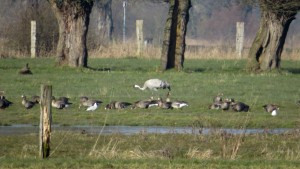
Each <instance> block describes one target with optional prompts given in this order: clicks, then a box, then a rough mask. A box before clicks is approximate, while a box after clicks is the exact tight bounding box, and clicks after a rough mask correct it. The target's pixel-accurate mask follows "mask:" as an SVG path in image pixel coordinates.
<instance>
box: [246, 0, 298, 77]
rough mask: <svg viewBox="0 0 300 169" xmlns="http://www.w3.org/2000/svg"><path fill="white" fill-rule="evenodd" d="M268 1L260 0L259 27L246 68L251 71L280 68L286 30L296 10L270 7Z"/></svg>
mask: <svg viewBox="0 0 300 169" xmlns="http://www.w3.org/2000/svg"><path fill="white" fill-rule="evenodd" d="M277 2H278V1H277ZM269 3H270V2H269V1H268V0H266V1H265V0H261V21H260V27H259V30H258V31H257V33H256V37H255V39H254V41H253V43H252V46H251V48H250V51H249V54H248V63H247V70H248V71H251V72H257V71H266V70H273V69H280V62H281V53H282V51H283V47H284V43H285V39H286V36H287V32H288V30H289V26H290V24H291V22H292V21H293V20H294V19H295V15H296V14H297V10H291V9H290V10H286V11H287V12H283V11H282V10H279V9H278V8H276V9H274V8H270V7H271V5H272V4H269ZM273 5H274V4H273ZM276 5H279V4H276ZM280 5H284V3H283V4H282V3H281V4H280Z"/></svg>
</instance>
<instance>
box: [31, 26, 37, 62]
mask: <svg viewBox="0 0 300 169" xmlns="http://www.w3.org/2000/svg"><path fill="white" fill-rule="evenodd" d="M30 52H31V58H35V57H36V21H31V47H30Z"/></svg>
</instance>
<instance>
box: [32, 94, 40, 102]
mask: <svg viewBox="0 0 300 169" xmlns="http://www.w3.org/2000/svg"><path fill="white" fill-rule="evenodd" d="M31 101H32V102H35V103H38V104H39V103H40V102H41V98H40V96H37V95H34V96H32V97H31Z"/></svg>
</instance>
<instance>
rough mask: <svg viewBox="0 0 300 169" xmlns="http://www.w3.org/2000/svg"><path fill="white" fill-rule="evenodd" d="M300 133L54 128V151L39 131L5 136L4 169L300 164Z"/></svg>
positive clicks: (1, 161)
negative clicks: (42, 148)
mask: <svg viewBox="0 0 300 169" xmlns="http://www.w3.org/2000/svg"><path fill="white" fill-rule="evenodd" d="M299 139H300V133H299V131H292V132H289V133H284V134H278V135H269V134H251V135H230V134H226V133H222V132H220V131H216V132H215V133H212V134H210V135H191V134H187V135H186V134H163V135H161V134H146V133H141V134H136V135H130V136H126V135H119V134H113V135H100V136H97V135H90V134H88V133H87V134H81V133H74V132H55V131H54V132H53V133H52V136H51V155H50V157H49V158H48V159H47V160H41V159H40V158H39V156H38V135H37V134H29V135H18V136H1V138H0V144H1V145H2V146H1V147H0V167H1V168H299V167H300V162H299V161H300V153H299V152H300V151H299V150H300V147H299Z"/></svg>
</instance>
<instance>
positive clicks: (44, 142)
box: [39, 85, 52, 158]
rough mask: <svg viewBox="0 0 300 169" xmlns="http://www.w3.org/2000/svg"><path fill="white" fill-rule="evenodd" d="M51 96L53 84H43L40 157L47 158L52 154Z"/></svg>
mask: <svg viewBox="0 0 300 169" xmlns="http://www.w3.org/2000/svg"><path fill="white" fill-rule="evenodd" d="M51 98H52V86H50V85H42V86H41V102H40V103H41V104H40V109H41V112H40V113H41V114H40V137H39V138H40V147H39V148H40V157H41V158H47V157H49V155H50V136H51V122H52V112H51Z"/></svg>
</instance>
